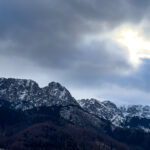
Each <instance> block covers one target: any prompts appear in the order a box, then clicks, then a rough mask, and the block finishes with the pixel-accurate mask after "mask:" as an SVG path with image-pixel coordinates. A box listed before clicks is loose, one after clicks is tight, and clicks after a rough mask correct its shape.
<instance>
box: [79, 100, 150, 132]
mask: <svg viewBox="0 0 150 150" xmlns="http://www.w3.org/2000/svg"><path fill="white" fill-rule="evenodd" d="M78 103H79V104H80V106H81V107H82V108H83V109H85V110H86V111H88V112H89V113H92V114H94V115H97V116H99V117H101V118H103V119H106V120H109V121H110V122H111V123H112V124H114V125H115V126H119V127H133V126H132V125H131V124H130V123H131V122H130V121H131V120H132V119H133V118H136V121H137V122H136V123H137V126H136V124H135V126H134V127H137V128H141V129H144V130H145V131H150V125H148V124H147V125H146V127H145V125H143V124H142V125H140V123H141V119H143V120H144V119H145V120H149V122H150V106H142V105H129V106H120V107H117V106H116V105H115V104H114V103H113V102H111V101H102V102H100V101H98V100H96V99H82V100H78ZM138 120H139V123H138Z"/></svg>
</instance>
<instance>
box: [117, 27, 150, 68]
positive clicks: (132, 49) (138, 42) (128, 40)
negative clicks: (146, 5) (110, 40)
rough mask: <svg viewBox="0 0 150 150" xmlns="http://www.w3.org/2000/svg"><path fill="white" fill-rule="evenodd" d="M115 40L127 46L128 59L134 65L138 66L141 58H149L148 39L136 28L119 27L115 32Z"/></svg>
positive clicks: (149, 46) (149, 47)
mask: <svg viewBox="0 0 150 150" xmlns="http://www.w3.org/2000/svg"><path fill="white" fill-rule="evenodd" d="M116 35H117V36H116V39H117V42H118V43H119V44H121V45H123V46H124V47H125V48H127V50H128V52H129V59H130V61H131V62H132V63H133V65H134V66H138V65H139V64H140V62H141V58H150V41H148V40H147V39H145V38H144V37H143V36H142V34H140V32H139V31H138V30H135V29H130V28H127V29H121V30H119V31H118V32H116Z"/></svg>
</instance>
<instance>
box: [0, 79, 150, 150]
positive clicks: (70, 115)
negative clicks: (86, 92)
mask: <svg viewBox="0 0 150 150" xmlns="http://www.w3.org/2000/svg"><path fill="white" fill-rule="evenodd" d="M0 137H1V138H0V147H1V148H4V149H8V150H28V149H29V150H34V149H36V150H49V149H50V150H72V149H73V150H149V147H150V106H142V105H130V106H117V105H115V104H114V103H113V102H111V101H102V102H100V101H99V100H96V99H82V100H76V99H75V98H74V97H72V95H71V94H70V92H69V91H68V90H67V89H66V88H65V87H63V86H62V85H61V84H59V83H57V82H51V83H49V84H48V86H46V87H43V88H40V87H39V85H38V84H37V83H36V82H35V81H32V80H26V79H13V78H8V79H7V78H0Z"/></svg>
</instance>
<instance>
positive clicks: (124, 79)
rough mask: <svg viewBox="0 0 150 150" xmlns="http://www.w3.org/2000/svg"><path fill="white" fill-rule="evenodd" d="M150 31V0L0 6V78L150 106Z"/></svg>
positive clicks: (30, 0) (20, 1) (31, 0)
mask: <svg viewBox="0 0 150 150" xmlns="http://www.w3.org/2000/svg"><path fill="white" fill-rule="evenodd" d="M149 24H150V1H149V0H111V1H110V0H108V1H106V0H11V1H10V0H1V1H0V77H6V78H9V77H13V78H24V79H32V80H35V81H36V82H37V83H39V85H40V86H41V87H44V86H46V85H47V84H48V83H49V82H52V81H56V82H60V83H61V84H62V85H63V86H65V87H66V88H67V89H68V90H69V91H70V92H71V94H72V95H73V96H74V97H75V98H76V99H82V98H97V99H99V100H104V99H105V100H111V101H113V102H115V103H116V104H119V105H130V104H143V105H150V26H149Z"/></svg>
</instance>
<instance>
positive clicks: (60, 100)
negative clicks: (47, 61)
mask: <svg viewBox="0 0 150 150" xmlns="http://www.w3.org/2000/svg"><path fill="white" fill-rule="evenodd" d="M0 99H1V100H6V101H9V102H11V103H13V104H12V105H13V107H15V108H17V109H30V108H33V107H40V106H52V105H70V104H71V105H78V103H77V102H76V100H75V99H74V98H73V97H72V96H71V94H70V92H69V91H68V90H67V89H66V88H65V87H63V86H61V84H59V83H56V82H51V83H49V85H48V86H46V87H44V88H40V87H39V86H38V84H37V83H36V82H34V81H32V80H24V79H12V78H8V79H6V78H0Z"/></svg>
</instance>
